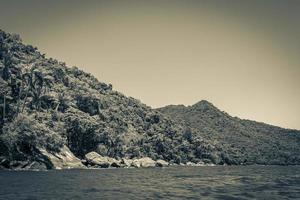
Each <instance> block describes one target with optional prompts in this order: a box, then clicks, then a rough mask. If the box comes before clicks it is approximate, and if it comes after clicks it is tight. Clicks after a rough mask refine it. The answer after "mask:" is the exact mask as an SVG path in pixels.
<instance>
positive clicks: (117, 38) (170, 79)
mask: <svg viewBox="0 0 300 200" xmlns="http://www.w3.org/2000/svg"><path fill="white" fill-rule="evenodd" d="M0 5H1V7H0V29H2V30H4V31H7V32H10V33H18V34H20V35H21V37H22V38H23V41H24V42H25V43H26V44H32V45H34V46H37V47H38V48H39V50H40V51H41V52H42V53H46V55H47V56H48V57H53V58H56V59H58V60H60V61H64V62H66V63H67V65H68V66H78V67H79V68H81V69H83V70H85V71H87V72H89V73H92V74H93V75H94V76H95V77H97V78H98V79H99V80H100V81H102V82H106V83H111V84H113V87H114V89H115V90H118V91H120V92H122V93H124V94H125V95H127V96H132V97H134V98H137V99H140V100H141V101H142V102H143V103H145V104H147V105H149V106H151V107H153V108H157V107H162V106H165V105H169V104H184V105H192V104H194V103H196V102H198V101H200V100H202V99H205V100H208V101H210V102H212V103H213V104H214V105H215V106H217V107H218V108H220V109H221V110H224V111H226V112H227V113H229V114H231V115H233V116H238V117H240V118H244V119H252V120H256V121H261V122H265V123H269V124H273V125H277V126H281V127H286V128H294V129H300V39H299V36H300V20H299V19H300V1H297V0H284V1H281V0H278V1H277V0H273V1H271V0H264V1H261V0H244V1H240V0H227V1H217V0H206V1H204V0H203V1H201V0H198V1H196V0H184V1H183V0H182V1H179V0H178V1H177V0H160V1H158V0H151V1H143V0H135V1H129V0H119V1H115V0H111V1H100V0H97V1H96V0H85V1H80V0H24V1H20V0H0Z"/></svg>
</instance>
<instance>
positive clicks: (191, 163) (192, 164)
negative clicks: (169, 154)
mask: <svg viewBox="0 0 300 200" xmlns="http://www.w3.org/2000/svg"><path fill="white" fill-rule="evenodd" d="M186 166H196V163H193V162H187V163H186Z"/></svg>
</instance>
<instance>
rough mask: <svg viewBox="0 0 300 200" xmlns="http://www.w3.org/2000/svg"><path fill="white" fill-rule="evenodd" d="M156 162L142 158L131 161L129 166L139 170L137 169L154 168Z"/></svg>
mask: <svg viewBox="0 0 300 200" xmlns="http://www.w3.org/2000/svg"><path fill="white" fill-rule="evenodd" d="M155 165H156V162H155V161H154V160H152V159H151V158H149V157H144V158H140V159H135V160H133V162H132V164H131V166H133V167H136V168H139V167H155Z"/></svg>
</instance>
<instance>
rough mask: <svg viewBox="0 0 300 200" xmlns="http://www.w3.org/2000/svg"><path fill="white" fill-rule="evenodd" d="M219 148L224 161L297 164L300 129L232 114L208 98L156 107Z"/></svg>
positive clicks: (299, 150)
mask: <svg viewBox="0 0 300 200" xmlns="http://www.w3.org/2000/svg"><path fill="white" fill-rule="evenodd" d="M158 111H160V112H161V113H164V114H167V115H169V116H171V117H172V118H173V119H176V120H177V121H181V122H184V123H186V125H187V126H189V127H191V128H194V129H198V130H199V132H200V134H201V136H202V137H204V138H205V139H206V140H207V141H210V143H214V144H216V145H217V146H219V147H220V148H221V149H222V152H223V154H222V156H223V160H225V162H227V163H232V164H239V163H246V164H254V163H256V164H299V161H300V131H298V130H289V129H283V128H279V127H276V126H271V125H268V124H264V123H259V122H255V121H250V120H242V119H239V118H237V117H231V116H230V115H228V114H227V113H225V112H222V111H220V110H219V109H217V108H216V107H215V106H213V105H212V104H211V103H209V102H207V101H204V100H203V101H200V102H198V103H196V104H194V105H192V106H187V107H186V106H183V105H170V106H166V107H163V108H159V109H158Z"/></svg>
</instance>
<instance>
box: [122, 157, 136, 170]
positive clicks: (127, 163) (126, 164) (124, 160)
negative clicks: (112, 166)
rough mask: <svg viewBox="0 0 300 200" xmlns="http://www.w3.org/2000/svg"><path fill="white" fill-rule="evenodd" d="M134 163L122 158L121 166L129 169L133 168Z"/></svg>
mask: <svg viewBox="0 0 300 200" xmlns="http://www.w3.org/2000/svg"><path fill="white" fill-rule="evenodd" d="M132 162H133V160H132V159H126V158H122V160H121V165H122V167H125V168H129V167H131V165H132Z"/></svg>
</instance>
